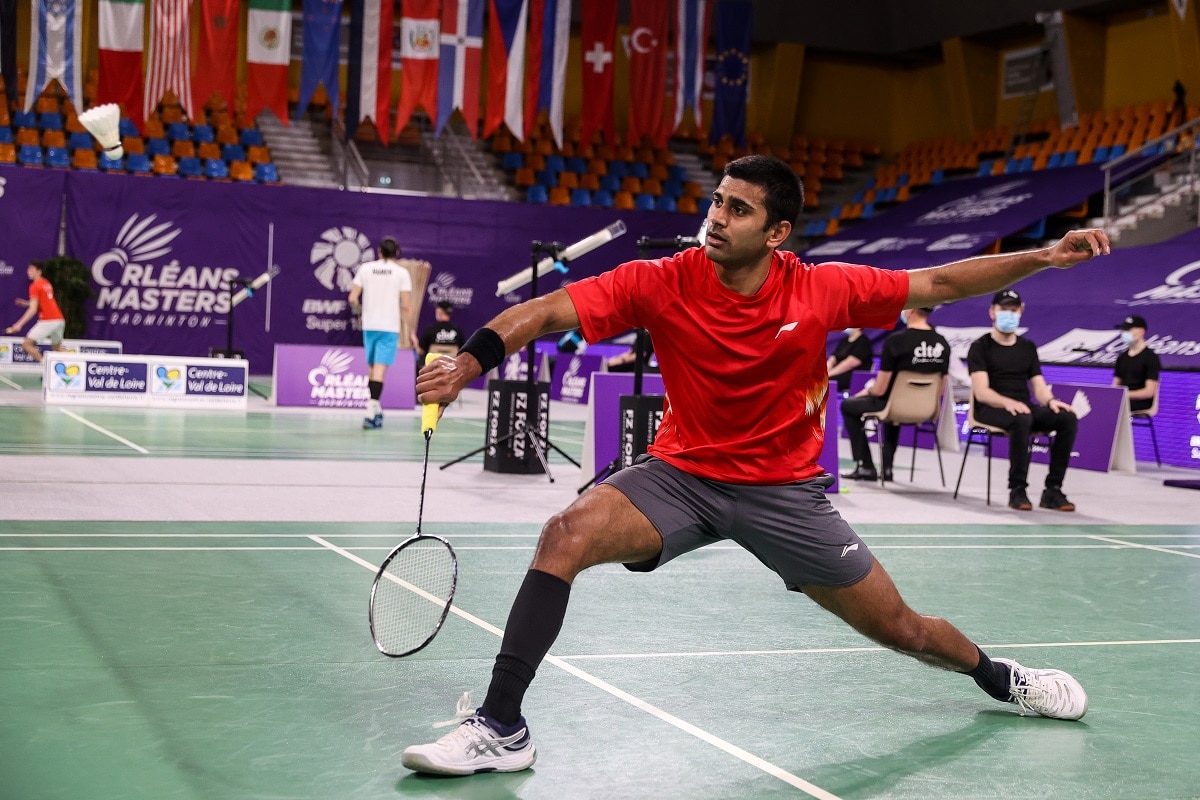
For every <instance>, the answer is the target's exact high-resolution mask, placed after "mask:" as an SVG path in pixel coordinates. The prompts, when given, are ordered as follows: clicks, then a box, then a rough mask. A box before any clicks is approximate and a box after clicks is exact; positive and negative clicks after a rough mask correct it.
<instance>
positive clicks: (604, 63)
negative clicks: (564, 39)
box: [579, 0, 617, 145]
mask: <svg viewBox="0 0 1200 800" xmlns="http://www.w3.org/2000/svg"><path fill="white" fill-rule="evenodd" d="M579 38H580V43H581V45H582V51H583V53H582V55H583V97H584V98H585V100H584V103H583V114H582V118H581V120H580V135H581V138H580V142H582V143H583V144H584V145H589V144H591V143H592V136H593V135H594V134H595V132H596V131H601V132H603V133H604V141H605V142H607V143H608V144H613V136H614V133H615V131H614V123H613V54H614V53H615V52H616V46H617V0H591V2H588V3H584V4H583V20H582V23H581V25H580V28H579Z"/></svg>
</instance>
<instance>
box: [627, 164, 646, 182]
mask: <svg viewBox="0 0 1200 800" xmlns="http://www.w3.org/2000/svg"><path fill="white" fill-rule="evenodd" d="M629 174H630V175H633V176H635V177H637V178H640V179H642V180H645V179H646V178H649V177H650V165H649V164H646V163H644V162H642V161H634V162H632V163H631V164H630V165H629Z"/></svg>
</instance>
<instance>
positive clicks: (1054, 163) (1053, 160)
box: [1046, 153, 1063, 169]
mask: <svg viewBox="0 0 1200 800" xmlns="http://www.w3.org/2000/svg"><path fill="white" fill-rule="evenodd" d="M1062 158H1063V157H1062V153H1051V154H1050V157H1049V158H1047V159H1046V169H1054V168H1055V167H1061V166H1062Z"/></svg>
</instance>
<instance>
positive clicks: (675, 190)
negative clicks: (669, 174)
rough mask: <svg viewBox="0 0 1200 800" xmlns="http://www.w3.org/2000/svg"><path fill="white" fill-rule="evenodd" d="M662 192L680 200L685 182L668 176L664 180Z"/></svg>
mask: <svg viewBox="0 0 1200 800" xmlns="http://www.w3.org/2000/svg"><path fill="white" fill-rule="evenodd" d="M662 193H663V194H664V195H667V196H670V197H671V198H672V199H674V200H678V199H679V197H680V195H682V194H683V184H681V183H680V182H679V181H677V180H674V179H671V178H668V179H667V180H665V181H663V182H662Z"/></svg>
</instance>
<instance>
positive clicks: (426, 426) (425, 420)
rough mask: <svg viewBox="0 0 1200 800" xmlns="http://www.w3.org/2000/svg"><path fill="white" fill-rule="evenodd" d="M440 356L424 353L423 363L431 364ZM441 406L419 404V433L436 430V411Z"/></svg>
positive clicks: (436, 404)
mask: <svg viewBox="0 0 1200 800" xmlns="http://www.w3.org/2000/svg"><path fill="white" fill-rule="evenodd" d="M439 358H441V356H439V355H438V354H437V353H426V354H425V363H426V364H432V363H433V362H434V361H436V360H437V359H439ZM440 409H441V406H440V405H439V404H438V403H423V404H422V405H421V433H433V432H434V431H435V430H437V424H438V411H439V410H440Z"/></svg>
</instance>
